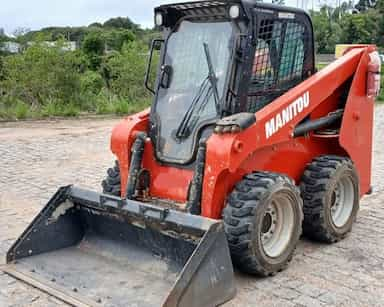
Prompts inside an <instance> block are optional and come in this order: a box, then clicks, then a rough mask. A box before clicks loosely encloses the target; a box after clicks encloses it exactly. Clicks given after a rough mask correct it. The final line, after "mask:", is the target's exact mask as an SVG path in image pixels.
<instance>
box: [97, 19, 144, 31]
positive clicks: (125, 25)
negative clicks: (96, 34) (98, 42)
mask: <svg viewBox="0 0 384 307" xmlns="http://www.w3.org/2000/svg"><path fill="white" fill-rule="evenodd" d="M103 26H104V27H105V28H116V29H127V30H135V31H137V30H139V29H140V27H139V26H138V25H137V24H135V23H134V22H133V21H132V20H131V19H130V18H128V17H116V18H111V19H109V20H107V21H106V22H105V23H104V25H103Z"/></svg>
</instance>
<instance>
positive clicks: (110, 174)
mask: <svg viewBox="0 0 384 307" xmlns="http://www.w3.org/2000/svg"><path fill="white" fill-rule="evenodd" d="M101 186H102V187H103V193H104V194H110V195H114V196H120V195H121V184H120V168H119V162H118V161H117V160H116V161H115V166H114V167H113V168H109V169H108V170H107V176H106V178H105V179H104V180H103V182H102V183H101Z"/></svg>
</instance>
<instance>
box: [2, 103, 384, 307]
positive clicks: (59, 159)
mask: <svg viewBox="0 0 384 307" xmlns="http://www.w3.org/2000/svg"><path fill="white" fill-rule="evenodd" d="M118 121H119V120H118V119H103V120H99V119H82V120H65V121H42V122H22V123H2V124H0V157H1V159H0V170H1V172H0V264H1V263H4V255H5V252H6V251H7V249H8V248H9V247H10V245H11V244H12V242H13V241H14V240H15V239H16V238H17V237H18V236H19V234H20V233H21V231H22V230H24V229H25V227H26V226H27V225H28V224H29V223H30V221H31V219H32V218H33V216H35V215H36V213H37V212H38V211H39V210H40V209H41V208H42V206H43V205H44V204H45V202H46V201H47V200H48V198H49V197H50V196H51V195H52V194H53V193H54V192H55V191H56V190H57V187H58V186H63V185H66V184H72V183H73V184H76V185H79V186H83V187H87V188H91V189H93V190H95V189H96V190H100V182H101V180H102V177H103V176H104V173H105V170H106V169H107V168H108V167H109V166H111V165H112V164H113V160H114V158H113V156H112V154H111V153H110V152H109V150H108V147H109V145H108V144H109V136H110V133H111V129H112V127H113V126H114V125H115V124H116V123H117V122H118ZM383 131H384V106H379V107H377V108H376V112H375V137H374V164H373V165H374V166H373V185H374V191H373V194H372V195H370V196H366V197H365V198H364V199H363V200H362V202H361V210H360V213H359V215H358V219H357V222H356V224H355V226H354V229H353V232H352V233H351V234H350V235H349V236H348V237H347V238H346V239H345V240H343V241H342V242H339V243H337V244H334V245H323V244H317V243H313V242H310V241H306V240H302V241H301V242H300V244H299V247H298V249H297V252H296V255H295V257H294V259H293V261H292V263H291V265H290V266H289V268H288V269H287V270H286V271H284V272H282V273H280V274H278V275H276V276H275V277H273V278H268V279H258V278H254V277H249V276H245V275H242V274H240V273H238V272H237V273H236V284H237V288H238V294H237V296H236V298H235V299H234V300H232V301H231V302H229V303H227V304H226V305H225V306H227V307H229V306H256V305H258V306H284V307H285V306H348V307H349V306H384V291H383V290H384V264H383V263H384V227H383V224H382V220H384V206H383V205H382V204H383V203H384V181H383V180H380V179H381V178H383V177H384V142H383V137H382V133H383ZM0 306H44V307H46V306H66V305H65V304H63V303H61V302H60V301H58V300H57V299H55V298H53V297H50V296H48V295H46V294H44V293H42V292H40V291H39V290H36V289H34V288H32V287H29V286H27V285H25V284H23V283H21V282H19V281H17V280H15V279H13V278H11V277H9V276H7V275H5V274H3V273H0Z"/></svg>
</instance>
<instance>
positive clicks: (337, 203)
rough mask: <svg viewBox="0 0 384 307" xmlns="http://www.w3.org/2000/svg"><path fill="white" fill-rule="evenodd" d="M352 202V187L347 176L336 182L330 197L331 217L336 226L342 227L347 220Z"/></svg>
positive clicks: (351, 209) (351, 208) (350, 212)
mask: <svg viewBox="0 0 384 307" xmlns="http://www.w3.org/2000/svg"><path fill="white" fill-rule="evenodd" d="M353 203H354V187H353V183H352V180H351V179H350V178H349V177H343V178H341V179H340V180H339V182H338V183H337V184H336V186H335V188H334V190H333V192H332V198H331V217H332V222H333V223H334V224H335V226H336V227H339V228H340V227H343V226H344V225H345V224H346V223H347V222H348V220H349V218H350V216H351V214H352V211H353Z"/></svg>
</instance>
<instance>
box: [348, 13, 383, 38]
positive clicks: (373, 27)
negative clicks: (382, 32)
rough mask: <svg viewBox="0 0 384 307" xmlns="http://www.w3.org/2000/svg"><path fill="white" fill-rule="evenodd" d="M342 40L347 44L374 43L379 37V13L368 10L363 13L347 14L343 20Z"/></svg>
mask: <svg viewBox="0 0 384 307" xmlns="http://www.w3.org/2000/svg"><path fill="white" fill-rule="evenodd" d="M341 27H342V36H341V42H342V43H346V44H372V43H375V38H376V37H377V32H378V29H377V14H376V12H375V11H374V10H368V11H367V12H365V13H361V14H351V15H346V16H345V17H344V18H343V20H342V21H341Z"/></svg>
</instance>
